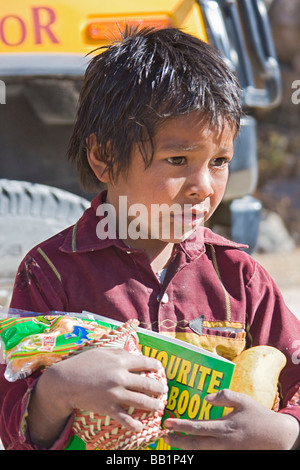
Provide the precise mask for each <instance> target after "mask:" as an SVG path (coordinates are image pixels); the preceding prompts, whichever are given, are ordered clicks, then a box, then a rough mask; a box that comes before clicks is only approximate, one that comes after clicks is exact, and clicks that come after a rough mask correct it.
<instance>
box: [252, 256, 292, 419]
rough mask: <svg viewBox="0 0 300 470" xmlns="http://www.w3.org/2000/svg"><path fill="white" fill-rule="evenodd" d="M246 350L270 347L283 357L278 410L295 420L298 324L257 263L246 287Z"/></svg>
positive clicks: (279, 293)
mask: <svg viewBox="0 0 300 470" xmlns="http://www.w3.org/2000/svg"><path fill="white" fill-rule="evenodd" d="M246 294H247V306H248V311H247V317H248V339H247V341H248V347H251V346H256V345H259V344H261V345H269V346H273V347H275V348H277V349H279V350H280V351H281V352H282V353H283V354H285V356H286V359H287V363H286V365H285V367H284V368H283V370H282V372H281V374H280V377H279V386H280V389H279V392H280V409H279V411H280V412H281V413H287V414H290V415H292V416H294V417H295V418H296V419H298V421H299V423H300V403H299V400H297V396H298V395H297V394H298V393H299V389H300V367H299V363H300V342H299V338H300V322H299V320H298V318H297V317H296V316H295V315H294V314H293V313H292V312H291V311H290V310H289V309H288V307H287V306H286V304H285V302H284V299H283V296H282V294H281V292H280V290H279V289H278V287H277V286H276V284H275V283H274V281H273V280H272V278H271V277H270V276H269V274H268V273H267V272H266V271H265V269H264V268H262V267H261V266H260V265H259V264H255V268H254V273H253V276H252V277H251V279H250V281H249V282H248V284H247V286H246Z"/></svg>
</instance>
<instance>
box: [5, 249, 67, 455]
mask: <svg viewBox="0 0 300 470" xmlns="http://www.w3.org/2000/svg"><path fill="white" fill-rule="evenodd" d="M49 261H50V260H49V259H48V260H47V259H45V255H44V254H41V253H39V252H38V251H36V252H35V253H34V255H33V254H28V255H27V256H26V258H25V259H24V260H23V262H22V263H21V265H20V267H19V270H18V273H17V276H16V280H15V285H14V289H13V295H12V300H11V304H10V307H11V308H13V309H20V310H25V311H31V312H38V313H47V312H49V311H51V310H56V311H61V312H65V311H67V309H68V302H67V299H66V296H65V294H64V292H63V289H62V284H61V279H60V278H59V276H57V274H56V273H55V270H54V269H53V266H51V264H49ZM50 263H51V262H50ZM4 371H5V365H4V364H2V365H1V368H0V406H1V411H0V430H1V436H0V437H1V440H2V442H3V445H4V447H5V448H8V449H14V450H17V449H21V450H34V449H38V447H37V446H35V445H34V444H33V443H32V442H31V441H30V436H29V435H28V432H27V431H26V429H25V427H24V425H25V422H26V420H25V416H26V413H27V406H28V401H29V399H30V394H31V391H32V389H33V387H34V386H35V383H36V381H37V380H38V377H39V374H38V375H36V374H33V375H32V376H30V377H28V378H26V379H21V380H17V381H16V382H8V381H7V380H6V379H5V377H4ZM65 433H67V434H68V427H67V428H66V430H65ZM65 438H66V435H63V436H61V438H60V439H59V440H58V441H57V442H56V444H55V446H54V448H62V447H61V446H62V445H63V444H66V442H65Z"/></svg>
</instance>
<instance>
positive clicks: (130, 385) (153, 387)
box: [126, 374, 168, 396]
mask: <svg viewBox="0 0 300 470" xmlns="http://www.w3.org/2000/svg"><path fill="white" fill-rule="evenodd" d="M126 388H127V389H128V390H132V391H135V392H139V393H144V394H147V395H155V396H156V395H164V394H167V393H168V385H167V381H166V379H165V380H161V379H160V378H159V377H158V380H155V378H154V377H147V376H144V375H140V374H130V376H129V377H128V382H127V385H126Z"/></svg>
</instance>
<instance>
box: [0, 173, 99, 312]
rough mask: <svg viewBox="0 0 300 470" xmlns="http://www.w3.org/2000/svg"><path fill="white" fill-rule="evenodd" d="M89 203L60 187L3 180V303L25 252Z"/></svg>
mask: <svg viewBox="0 0 300 470" xmlns="http://www.w3.org/2000/svg"><path fill="white" fill-rule="evenodd" d="M89 205H90V202H89V201H88V200H86V199H84V198H82V197H80V196H77V195H75V194H72V193H69V192H68V191H64V190H61V189H58V188H54V187H51V186H46V185H42V184H34V183H29V182H27V181H15V180H7V179H0V305H2V306H4V307H7V306H8V304H9V301H10V295H11V290H12V286H13V282H14V278H15V275H16V271H17V269H18V266H19V264H20V262H21V260H22V259H23V257H24V256H25V255H26V253H27V252H28V251H29V250H30V249H31V248H32V247H33V246H35V245H37V244H38V243H40V242H41V241H43V240H45V239H47V238H49V237H51V236H52V235H54V234H55V233H57V232H59V231H61V230H63V229H65V228H66V227H68V226H70V225H72V224H74V223H75V222H76V221H77V220H78V219H79V218H80V217H81V215H82V213H83V212H84V210H85V209H86V208H87V207H89Z"/></svg>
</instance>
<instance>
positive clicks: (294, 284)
mask: <svg viewBox="0 0 300 470" xmlns="http://www.w3.org/2000/svg"><path fill="white" fill-rule="evenodd" d="M253 258H255V259H256V260H257V261H258V262H259V263H260V264H261V265H262V266H263V267H264V268H265V269H266V270H267V271H268V272H269V274H270V275H271V276H272V278H273V279H274V281H275V282H276V284H277V285H278V287H279V288H280V290H281V292H282V294H283V297H284V299H285V301H286V303H287V305H288V307H289V308H290V310H291V311H292V312H293V313H294V315H296V316H297V317H298V318H299V320H300V247H298V248H296V249H295V250H292V251H290V252H288V253H264V254H254V255H253Z"/></svg>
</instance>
